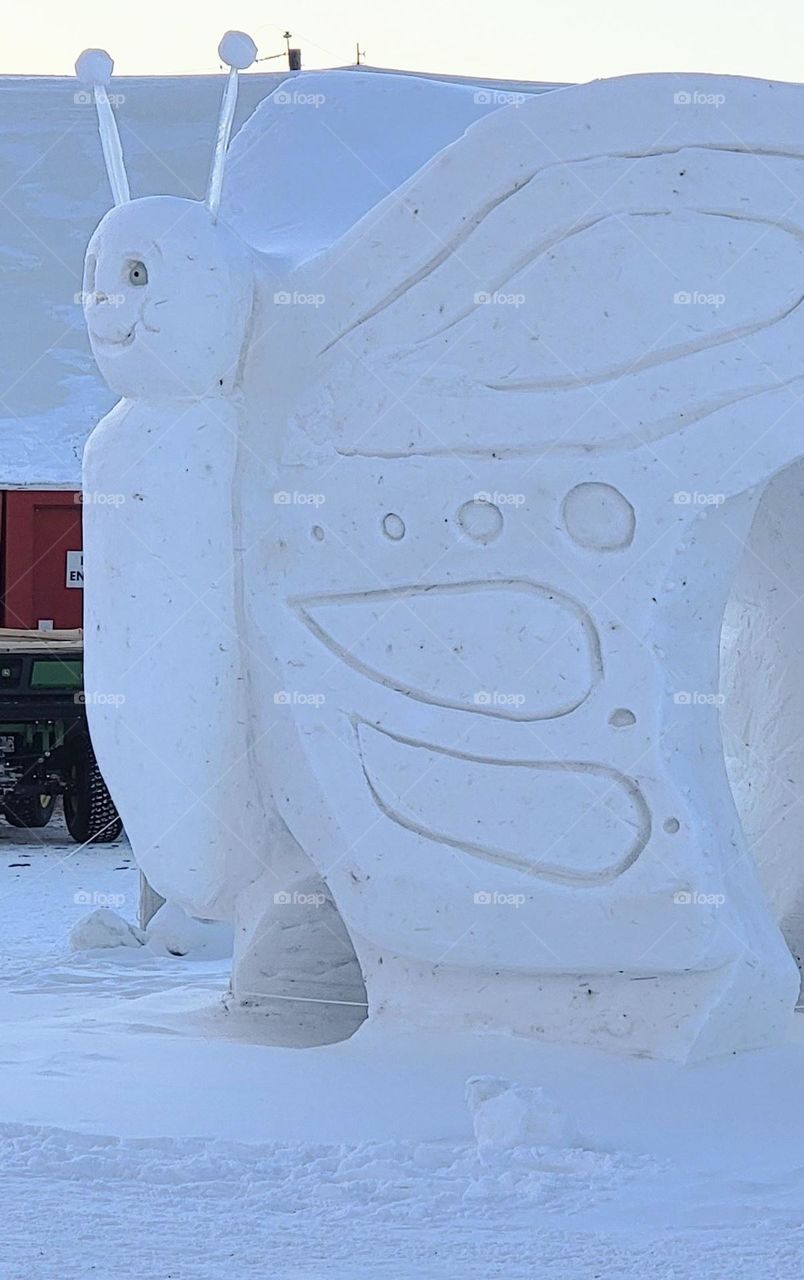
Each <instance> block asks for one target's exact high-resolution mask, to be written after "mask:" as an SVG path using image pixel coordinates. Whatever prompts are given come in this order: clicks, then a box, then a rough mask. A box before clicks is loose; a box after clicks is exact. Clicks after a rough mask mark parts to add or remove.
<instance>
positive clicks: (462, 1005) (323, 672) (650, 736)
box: [78, 33, 804, 1058]
mask: <svg viewBox="0 0 804 1280" xmlns="http://www.w3.org/2000/svg"><path fill="white" fill-rule="evenodd" d="M220 51H221V56H222V57H223V59H224V60H225V61H226V62H227V63H228V64H229V66H230V68H231V71H230V75H229V77H228V80H227V87H226V91H225V94H224V102H223V108H222V118H221V123H220V126H219V130H218V138H217V146H216V150H215V155H214V161H213V165H212V173H211V178H210V187H209V192H208V195H207V198H206V200H205V201H204V202H195V201H191V200H184V199H178V198H174V197H152V198H146V199H140V200H133V201H132V200H130V199H129V193H128V184H127V180H126V178H125V170H124V167H123V162H122V155H121V150H120V143H119V139H118V136H117V131H116V126H115V122H114V116H113V114H112V111H111V108H110V106H109V104H108V99H107V96H106V90H105V85H106V84H107V83H108V79H109V74H110V72H111V63H110V61H109V60H108V58H107V57H106V55H102V54H99V53H98V52H97V51H95V52H89V53H87V54H85V55H82V59H81V60H79V64H78V70H79V74H81V76H82V78H83V79H85V80H87V81H89V82H91V83H93V84H94V85H95V96H96V100H97V101H98V110H99V116H100V122H101V134H102V138H103V142H104V152H105V155H106V159H107V166H108V170H109V176H110V181H111V183H112V190H113V194H114V198H115V208H114V209H112V210H111V212H109V213H108V214H107V215H106V216H105V217H104V219H103V221H102V222H101V223H100V225H99V227H98V229H97V230H96V232H95V234H94V235H93V237H92V240H91V242H90V245H89V248H88V252H87V258H86V283H85V296H86V318H87V325H88V328H89V334H90V339H91V343H92V347H93V351H94V353H95V357H96V359H97V362H98V364H99V366H100V369H101V371H102V373H103V375H104V377H105V378H106V380H107V382H108V383H109V385H110V386H111V387H112V388H113V390H115V391H116V392H118V393H119V394H120V395H121V397H122V399H121V400H120V402H119V404H118V405H117V406H116V407H115V408H114V409H113V410H112V412H111V413H110V414H109V415H108V416H107V417H106V418H105V419H104V420H103V421H102V422H101V423H100V424H99V426H98V427H97V428H96V429H95V431H94V433H93V434H92V436H91V438H90V441H89V444H88V446H87V450H86V456H85V476H84V484H85V487H86V489H87V490H89V491H113V492H123V493H124V494H125V497H126V501H125V502H124V503H122V504H120V505H119V506H111V505H103V504H100V503H96V504H92V503H88V504H87V505H86V506H85V508H84V511H85V516H86V529H85V548H86V551H85V554H86V583H87V586H86V608H87V615H86V653H87V659H86V661H87V682H88V692H90V693H91V690H92V689H96V690H102V689H104V688H113V689H115V690H117V691H119V692H122V693H123V694H124V695H125V702H123V703H122V705H118V706H112V705H110V704H108V703H104V702H103V701H101V700H95V701H93V700H92V698H91V697H89V698H88V702H89V710H90V715H91V728H92V734H93V739H94V741H95V745H96V750H97V754H98V758H99V760H100V762H101V765H102V768H103V771H104V773H105V775H106V776H107V779H108V782H109V785H110V788H111V790H112V793H113V795H114V796H115V799H116V801H117V804H118V806H119V809H120V812H121V815H122V817H123V819H124V822H125V825H126V828H127V830H128V833H129V835H130V838H131V841H132V845H133V847H134V851H135V854H136V856H137V859H138V861H139V863H140V865H141V866H142V867H143V869H144V871H145V872H146V874H147V876H148V878H149V880H150V881H151V882H152V883H153V885H154V886H155V887H156V888H157V889H158V890H159V891H160V892H161V893H162V894H164V895H166V896H167V897H169V898H171V899H172V900H175V901H177V902H179V903H180V904H181V905H183V906H184V907H185V908H186V909H187V910H189V911H191V912H193V913H195V914H197V915H202V916H211V917H217V918H223V919H231V920H233V921H234V923H235V929H236V941H235V960H234V973H233V991H234V996H235V998H236V999H237V1000H239V1001H240V1002H241V1003H244V1004H254V1005H257V1006H259V1008H260V1009H261V1010H263V1011H265V1012H266V1013H268V1014H270V1015H271V1016H270V1018H269V1019H268V1026H269V1028H271V1027H273V1028H274V1031H273V1034H274V1035H275V1038H277V1039H280V1040H281V1039H285V1040H290V1041H293V1042H296V1043H300V1042H303V1041H304V1042H316V1041H317V1042H322V1041H324V1040H327V1039H334V1038H338V1037H343V1036H345V1035H348V1034H350V1033H351V1032H352V1031H353V1030H354V1029H355V1028H356V1026H358V1025H359V1023H360V1022H361V1021H362V1019H363V1018H364V1016H365V1014H366V1008H367V1010H368V1017H369V1020H370V1021H374V1022H376V1023H378V1024H381V1023H383V1022H385V1023H391V1022H396V1023H403V1024H406V1025H415V1026H419V1027H433V1028H444V1027H447V1026H449V1027H458V1028H467V1029H482V1030H491V1031H514V1032H517V1033H519V1034H524V1035H533V1036H544V1037H548V1038H553V1039H559V1040H565V1041H574V1042H578V1043H584V1044H594V1045H597V1046H600V1047H604V1048H612V1049H616V1050H619V1051H625V1052H632V1053H641V1054H653V1055H657V1056H668V1057H674V1058H686V1057H690V1056H701V1055H704V1054H707V1053H713V1052H720V1051H724V1050H730V1049H734V1048H740V1047H750V1046H754V1045H758V1044H763V1043H767V1042H769V1041H772V1040H773V1039H774V1038H777V1037H778V1036H780V1035H781V1034H783V1030H784V1027H785V1024H786V1019H787V1016H788V1013H789V1010H790V1008H791V1007H792V1004H793V1003H794V1001H795V994H796V991H797V986H798V977H797V972H796V968H795V965H794V963H793V961H792V959H791V957H790V955H789V952H788V951H787V949H786V947H785V946H784V943H783V941H782V937H781V934H780V933H779V931H778V928H777V925H776V923H775V921H774V920H773V919H772V916H771V914H770V912H769V910H768V907H767V905H766V903H765V900H764V898H763V895H762V892H761V890H760V887H759V884H758V880H757V876H756V872H755V870H754V867H753V865H752V861H751V858H750V857H749V856H748V855H747V851H746V846H745V841H744V837H743V834H742V831H741V826H740V822H739V820H738V816H737V813H736V811H735V804H734V801H733V799H732V794H731V791H730V789H729V785H728V782H727V777H726V773H725V770H724V765H723V747H722V742H721V735H720V727H719V721H718V712H719V707H718V701H719V699H718V695H717V690H718V643H719V636H720V628H721V620H722V617H723V612H724V608H725V606H726V602H727V599H728V596H729V592H730V589H731V584H732V582H733V580H734V577H735V574H736V572H737V568H738V564H739V561H740V557H741V556H742V554H743V546H744V543H745V541H746V539H747V538H748V536H749V531H750V527H751V521H752V518H753V514H754V510H755V507H756V503H757V501H758V499H759V495H760V493H761V491H762V488H763V486H764V484H765V483H766V482H767V481H768V480H769V479H770V478H771V477H772V476H774V475H775V474H776V473H778V472H780V471H781V470H782V468H784V467H786V466H787V465H788V464H790V463H792V462H795V461H796V460H797V459H798V458H800V457H801V456H802V454H803V453H804V448H802V441H803V440H804V437H802V436H801V433H800V429H799V428H797V426H796V425H795V422H794V421H793V419H792V418H791V416H790V409H791V406H792V405H793V404H795V403H796V401H797V395H796V388H797V387H799V388H800V387H801V386H802V384H803V383H804V369H803V368H802V361H801V352H802V350H804V323H803V322H802V308H801V301H802V298H801V284H800V282H801V279H802V274H803V273H802V265H804V222H802V220H801V218H800V214H799V209H798V207H797V206H796V204H795V201H796V200H797V199H798V198H799V196H800V195H801V193H802V191H804V149H803V148H802V144H801V142H800V129H799V123H800V118H801V110H800V108H801V90H800V89H797V88H794V87H792V86H781V85H775V86H773V85H767V84H764V83H759V82H753V81H748V80H730V81H728V86H729V89H728V92H729V103H728V106H729V109H728V112H721V111H719V110H717V108H716V105H713V103H712V102H708V101H706V100H705V99H707V98H714V97H716V96H717V94H716V93H715V92H714V90H717V89H718V87H719V86H721V85H722V84H723V82H722V81H719V80H714V79H713V80H711V82H710V81H706V80H705V79H704V80H702V81H701V83H702V84H704V85H705V86H706V87H709V88H711V89H712V90H713V92H712V93H709V94H704V93H696V94H695V95H690V94H684V93H678V92H677V91H676V90H677V80H676V79H675V78H673V77H668V76H658V75H657V76H653V75H651V76H641V77H628V78H625V79H620V80H612V81H603V82H598V83H595V84H590V85H583V86H579V87H574V88H570V89H566V90H562V91H557V92H553V93H549V94H545V95H542V96H539V97H534V98H532V99H529V100H527V101H525V102H520V103H517V104H516V105H512V106H510V107H507V108H505V109H501V110H499V111H496V112H494V113H493V114H491V115H489V116H488V117H486V118H485V119H482V120H479V121H478V123H477V124H475V125H473V126H472V127H471V128H470V129H469V130H468V131H467V132H466V133H465V134H464V136H463V137H461V138H459V139H458V140H457V141H455V142H454V143H453V144H452V145H450V146H448V147H446V148H445V149H444V150H442V151H441V152H440V153H439V154H437V155H436V156H435V158H434V159H432V160H431V161H430V162H429V163H428V164H426V165H425V167H424V168H423V169H421V170H420V171H419V172H417V173H415V174H414V175H413V177H411V178H410V179H409V180H408V181H407V182H406V183H404V184H403V185H402V186H401V187H400V188H399V189H398V190H394V191H392V192H391V193H390V194H389V195H388V196H387V198H385V199H384V200H382V201H381V202H380V203H379V204H377V205H376V207H374V208H373V209H372V210H371V211H370V212H369V213H368V214H366V215H365V216H364V217H363V218H361V219H360V220H359V221H358V222H357V223H356V224H355V225H354V226H353V227H352V228H351V229H350V230H349V231H347V232H346V234H345V235H343V236H342V237H340V238H339V239H338V240H337V241H336V242H335V243H333V244H332V245H331V246H330V247H329V248H327V249H325V250H324V251H323V252H321V253H319V254H317V255H316V256H315V257H313V258H311V259H309V260H307V261H301V262H296V263H294V264H290V263H288V262H279V261H277V260H276V259H273V258H272V257H271V255H270V253H265V252H261V251H257V250H256V249H254V248H253V247H251V246H250V245H248V244H246V243H244V242H243V241H242V240H241V239H240V238H239V237H238V235H237V234H236V233H235V231H233V230H232V229H231V228H230V227H228V226H227V225H225V222H224V221H223V220H222V219H221V217H220V216H219V210H220V201H221V190H222V183H223V168H224V159H225V155H226V150H227V145H228V141H229V134H230V131H231V123H232V118H233V111H234V102H235V94H236V80H237V71H238V69H242V68H245V67H246V66H248V65H249V64H250V63H251V61H252V60H253V58H254V55H255V49H254V46H253V44H252V43H251V42H250V40H249V39H248V37H245V36H243V35H242V34H239V33H229V34H228V35H227V36H226V37H225V38H224V41H223V42H222V45H221V50H220ZM685 99H686V100H685ZM312 115H314V113H311V116H312ZM309 127H310V128H311V129H312V128H318V127H320V125H319V122H318V120H316V119H312V118H311V121H310V126H309ZM769 140H770V141H769ZM269 177H271V176H270V175H269ZM272 180H274V181H276V182H279V181H280V180H281V175H279V174H277V175H272ZM239 194H240V198H241V199H243V198H245V197H244V193H243V192H240V193H239ZM724 280H728V286H727V287H723V285H722V282H723V281H724ZM769 282H770V283H769Z"/></svg>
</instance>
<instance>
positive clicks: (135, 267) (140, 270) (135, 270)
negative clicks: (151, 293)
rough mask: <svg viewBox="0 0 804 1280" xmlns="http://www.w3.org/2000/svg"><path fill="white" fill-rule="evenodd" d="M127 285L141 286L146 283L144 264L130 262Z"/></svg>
mask: <svg viewBox="0 0 804 1280" xmlns="http://www.w3.org/2000/svg"><path fill="white" fill-rule="evenodd" d="M128 280H129V284H135V285H143V284H147V283H148V272H147V270H146V267H145V263H144V262H132V264H131V266H130V267H129V270H128Z"/></svg>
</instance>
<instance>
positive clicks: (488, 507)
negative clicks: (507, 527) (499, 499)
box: [456, 497, 503, 546]
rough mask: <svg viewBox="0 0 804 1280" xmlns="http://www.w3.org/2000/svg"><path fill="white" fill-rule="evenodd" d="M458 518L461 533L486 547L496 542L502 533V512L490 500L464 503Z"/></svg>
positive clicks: (473, 500)
mask: <svg viewBox="0 0 804 1280" xmlns="http://www.w3.org/2000/svg"><path fill="white" fill-rule="evenodd" d="M456 518H457V521H458V526H459V528H460V530H461V532H462V533H465V534H466V536H467V538H471V539H472V541H473V542H481V543H482V544H483V545H484V546H486V545H487V544H488V543H489V542H494V540H495V539H496V538H499V536H500V534H501V533H502V528H503V517H502V512H501V511H500V508H499V507H498V506H497V505H496V503H494V502H492V501H491V499H490V498H480V497H478V498H470V500H469V501H468V502H464V504H463V506H462V507H461V509H460V510H459V512H458V515H457V517H456Z"/></svg>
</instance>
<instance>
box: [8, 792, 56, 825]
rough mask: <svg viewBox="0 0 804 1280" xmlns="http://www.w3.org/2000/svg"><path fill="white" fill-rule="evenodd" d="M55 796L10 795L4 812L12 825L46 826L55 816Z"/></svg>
mask: <svg viewBox="0 0 804 1280" xmlns="http://www.w3.org/2000/svg"><path fill="white" fill-rule="evenodd" d="M55 806H56V797H55V796H45V795H42V796H14V795H12V796H9V797H8V799H7V800H5V801H4V802H3V813H4V815H5V818H6V821H7V822H10V823H11V825H12V827H31V828H37V827H46V826H47V824H48V823H49V822H50V819H51V818H52V817H53V810H54V808H55Z"/></svg>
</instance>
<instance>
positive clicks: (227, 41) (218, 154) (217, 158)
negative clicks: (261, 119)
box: [206, 31, 257, 222]
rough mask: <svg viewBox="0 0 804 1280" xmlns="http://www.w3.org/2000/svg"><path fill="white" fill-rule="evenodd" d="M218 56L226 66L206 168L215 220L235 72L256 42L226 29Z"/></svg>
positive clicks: (234, 93)
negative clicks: (219, 107)
mask: <svg viewBox="0 0 804 1280" xmlns="http://www.w3.org/2000/svg"><path fill="white" fill-rule="evenodd" d="M218 56H219V57H220V60H221V62H225V63H226V66H227V67H228V68H229V74H228V76H227V77H226V84H225V86H224V90H223V98H222V100H221V113H220V116H219V117H218V134H217V137H216V139H215V151H214V154H213V156H212V168H211V169H210V172H209V187H208V188H207V200H206V204H207V208H208V209H209V212H210V213H211V214H212V221H213V222H215V221H217V217H218V210H219V208H220V203H221V192H222V190H223V168H224V164H225V163H226V150H227V148H228V146H229V138H230V137H231V134H232V123H233V121H234V113H235V107H236V106H237V76H238V72H240V71H245V69H246V67H250V66H251V64H252V62H254V60H255V58H256V57H257V46H256V44H255V43H254V41H253V40H252V38H251V36H248V35H246V33H245V32H244V31H227V32H226V35H225V36H224V37H223V39H222V40H221V42H220V44H219V45H218Z"/></svg>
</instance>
